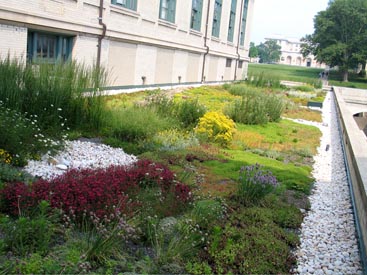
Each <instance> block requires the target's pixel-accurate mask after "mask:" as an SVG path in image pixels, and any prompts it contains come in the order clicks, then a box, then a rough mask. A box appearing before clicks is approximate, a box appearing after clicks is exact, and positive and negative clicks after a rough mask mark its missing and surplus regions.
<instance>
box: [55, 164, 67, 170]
mask: <svg viewBox="0 0 367 275" xmlns="http://www.w3.org/2000/svg"><path fill="white" fill-rule="evenodd" d="M55 167H56V168H57V169H60V170H68V167H67V166H66V165H65V164H56V166H55Z"/></svg>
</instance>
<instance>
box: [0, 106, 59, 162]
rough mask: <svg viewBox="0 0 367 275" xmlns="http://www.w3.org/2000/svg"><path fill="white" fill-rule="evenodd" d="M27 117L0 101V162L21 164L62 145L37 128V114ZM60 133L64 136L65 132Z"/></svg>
mask: <svg viewBox="0 0 367 275" xmlns="http://www.w3.org/2000/svg"><path fill="white" fill-rule="evenodd" d="M29 117H30V118H27V117H25V116H24V115H23V114H21V113H19V112H17V111H14V110H11V109H9V108H6V107H5V106H4V103H3V102H2V101H0V121H1V124H0V148H2V149H0V150H2V151H0V152H1V155H0V162H2V159H4V160H5V163H10V162H11V163H12V164H15V165H19V166H23V165H25V164H26V163H27V160H28V159H31V158H37V157H39V155H40V154H42V153H45V152H47V151H53V150H56V149H59V148H60V147H61V146H62V143H61V142H55V141H54V140H52V139H51V138H50V137H48V136H47V134H45V133H44V132H43V131H42V130H41V129H40V128H39V121H40V119H39V118H38V117H37V115H34V116H33V115H30V116H29ZM62 133H64V132H63V131H60V137H61V138H65V137H66V135H65V133H64V135H62ZM4 149H5V150H6V151H7V152H5V151H4Z"/></svg>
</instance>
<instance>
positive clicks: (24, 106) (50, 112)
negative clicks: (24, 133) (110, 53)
mask: <svg viewBox="0 0 367 275" xmlns="http://www.w3.org/2000/svg"><path fill="white" fill-rule="evenodd" d="M106 83H107V73H106V72H105V71H104V69H103V68H97V67H96V66H95V67H87V66H85V65H82V64H78V63H76V62H65V63H56V64H46V63H42V64H37V65H30V64H26V63H25V62H23V60H18V59H11V58H10V57H9V56H8V57H7V58H5V59H0V100H2V101H3V102H4V104H5V106H6V107H8V108H10V109H12V110H16V111H18V112H20V113H22V114H25V115H26V116H27V117H28V115H37V116H38V118H39V122H40V128H42V129H43V130H48V131H52V133H53V134H57V133H58V130H59V129H60V124H61V123H63V122H64V119H67V122H66V124H67V126H69V127H71V128H83V127H85V125H88V127H89V129H90V128H92V129H99V128H100V127H101V126H102V124H103V123H104V116H105V110H104V100H103V99H102V96H101V93H100V91H99V89H100V88H101V87H104V86H106ZM87 92H88V93H87ZM58 110H60V111H58Z"/></svg>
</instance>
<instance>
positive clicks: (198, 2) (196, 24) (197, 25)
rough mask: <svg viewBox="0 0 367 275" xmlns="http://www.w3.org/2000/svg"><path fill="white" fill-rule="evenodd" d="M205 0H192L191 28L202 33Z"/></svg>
mask: <svg viewBox="0 0 367 275" xmlns="http://www.w3.org/2000/svg"><path fill="white" fill-rule="evenodd" d="M202 10H203V0H192V7H191V23H190V28H191V29H193V30H197V31H200V29H201V17H202Z"/></svg>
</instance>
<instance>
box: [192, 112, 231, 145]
mask: <svg viewBox="0 0 367 275" xmlns="http://www.w3.org/2000/svg"><path fill="white" fill-rule="evenodd" d="M235 130H236V124H235V123H234V121H233V120H232V119H230V118H228V117H227V116H225V115H224V114H222V113H219V112H215V111H211V112H207V113H206V114H205V115H204V116H202V117H201V118H200V120H199V123H198V125H197V127H196V128H195V133H196V134H197V135H198V137H199V138H200V139H201V140H204V141H209V142H214V143H217V144H220V145H221V146H228V145H229V143H230V142H231V141H232V139H233V134H234V132H235Z"/></svg>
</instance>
